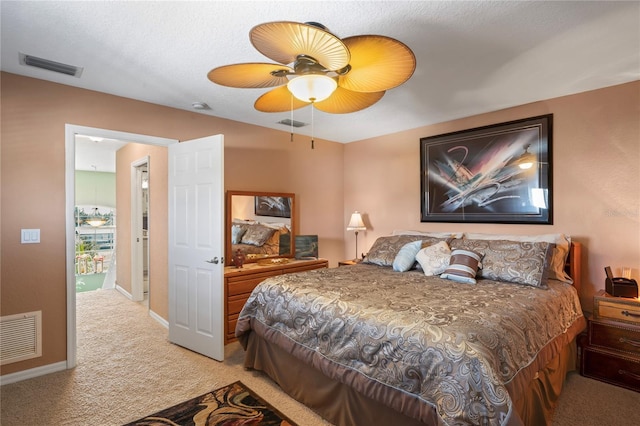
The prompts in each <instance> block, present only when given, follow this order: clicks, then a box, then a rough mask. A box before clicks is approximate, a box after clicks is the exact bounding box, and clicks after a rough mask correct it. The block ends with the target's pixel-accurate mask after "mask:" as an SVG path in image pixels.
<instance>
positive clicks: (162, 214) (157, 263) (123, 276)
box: [116, 143, 169, 320]
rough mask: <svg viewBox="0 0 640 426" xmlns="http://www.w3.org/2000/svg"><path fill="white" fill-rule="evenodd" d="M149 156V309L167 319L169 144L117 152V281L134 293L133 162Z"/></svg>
mask: <svg viewBox="0 0 640 426" xmlns="http://www.w3.org/2000/svg"><path fill="white" fill-rule="evenodd" d="M146 156H149V309H150V310H151V311H153V312H154V313H156V314H158V315H159V316H160V317H162V318H164V319H167V320H168V318H169V306H168V283H169V277H168V273H169V271H168V268H167V253H168V249H169V247H168V229H167V223H168V222H167V220H168V218H167V214H168V196H167V191H168V177H167V170H168V169H167V167H168V163H167V161H168V156H167V148H166V147H162V146H154V145H145V144H139V143H129V144H127V145H125V146H124V147H122V148H120V149H119V150H118V152H117V153H116V202H117V206H118V212H117V214H118V218H117V226H116V259H117V265H118V266H117V268H116V284H117V285H118V286H120V287H122V288H123V289H124V290H125V291H127V292H128V293H129V294H131V208H130V206H131V163H133V162H134V161H137V160H140V159H141V158H144V157H146Z"/></svg>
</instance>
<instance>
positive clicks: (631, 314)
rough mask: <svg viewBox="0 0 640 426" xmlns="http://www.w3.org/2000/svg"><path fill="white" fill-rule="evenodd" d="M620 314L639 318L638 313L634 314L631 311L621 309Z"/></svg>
mask: <svg viewBox="0 0 640 426" xmlns="http://www.w3.org/2000/svg"><path fill="white" fill-rule="evenodd" d="M622 315H624V316H625V317H636V318H640V314H634V313H633V312H629V311H622Z"/></svg>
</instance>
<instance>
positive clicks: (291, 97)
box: [290, 95, 293, 142]
mask: <svg viewBox="0 0 640 426" xmlns="http://www.w3.org/2000/svg"><path fill="white" fill-rule="evenodd" d="M290 99H291V141H290V142H293V95H291V96H290Z"/></svg>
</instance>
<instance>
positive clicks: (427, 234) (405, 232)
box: [391, 229, 464, 238]
mask: <svg viewBox="0 0 640 426" xmlns="http://www.w3.org/2000/svg"><path fill="white" fill-rule="evenodd" d="M391 235H424V236H425V237H435V238H462V236H463V235H464V233H463V232H425V231H410V230H404V229H395V230H394V231H393V232H392V233H391Z"/></svg>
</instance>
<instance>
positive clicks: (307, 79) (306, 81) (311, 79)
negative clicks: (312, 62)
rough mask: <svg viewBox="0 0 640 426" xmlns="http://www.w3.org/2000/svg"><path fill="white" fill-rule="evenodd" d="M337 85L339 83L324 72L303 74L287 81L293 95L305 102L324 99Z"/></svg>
mask: <svg viewBox="0 0 640 426" xmlns="http://www.w3.org/2000/svg"><path fill="white" fill-rule="evenodd" d="M337 87H338V83H337V82H336V81H335V80H334V79H333V78H331V77H329V76H326V75H322V74H308V75H301V76H300V77H296V78H294V79H293V80H291V81H289V83H287V88H288V89H289V91H290V92H291V93H292V94H293V96H295V97H296V98H298V99H300V100H301V101H304V102H320V101H324V100H325V99H327V98H328V97H329V96H331V94H332V93H333V92H334V91H335V90H336V88H337Z"/></svg>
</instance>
